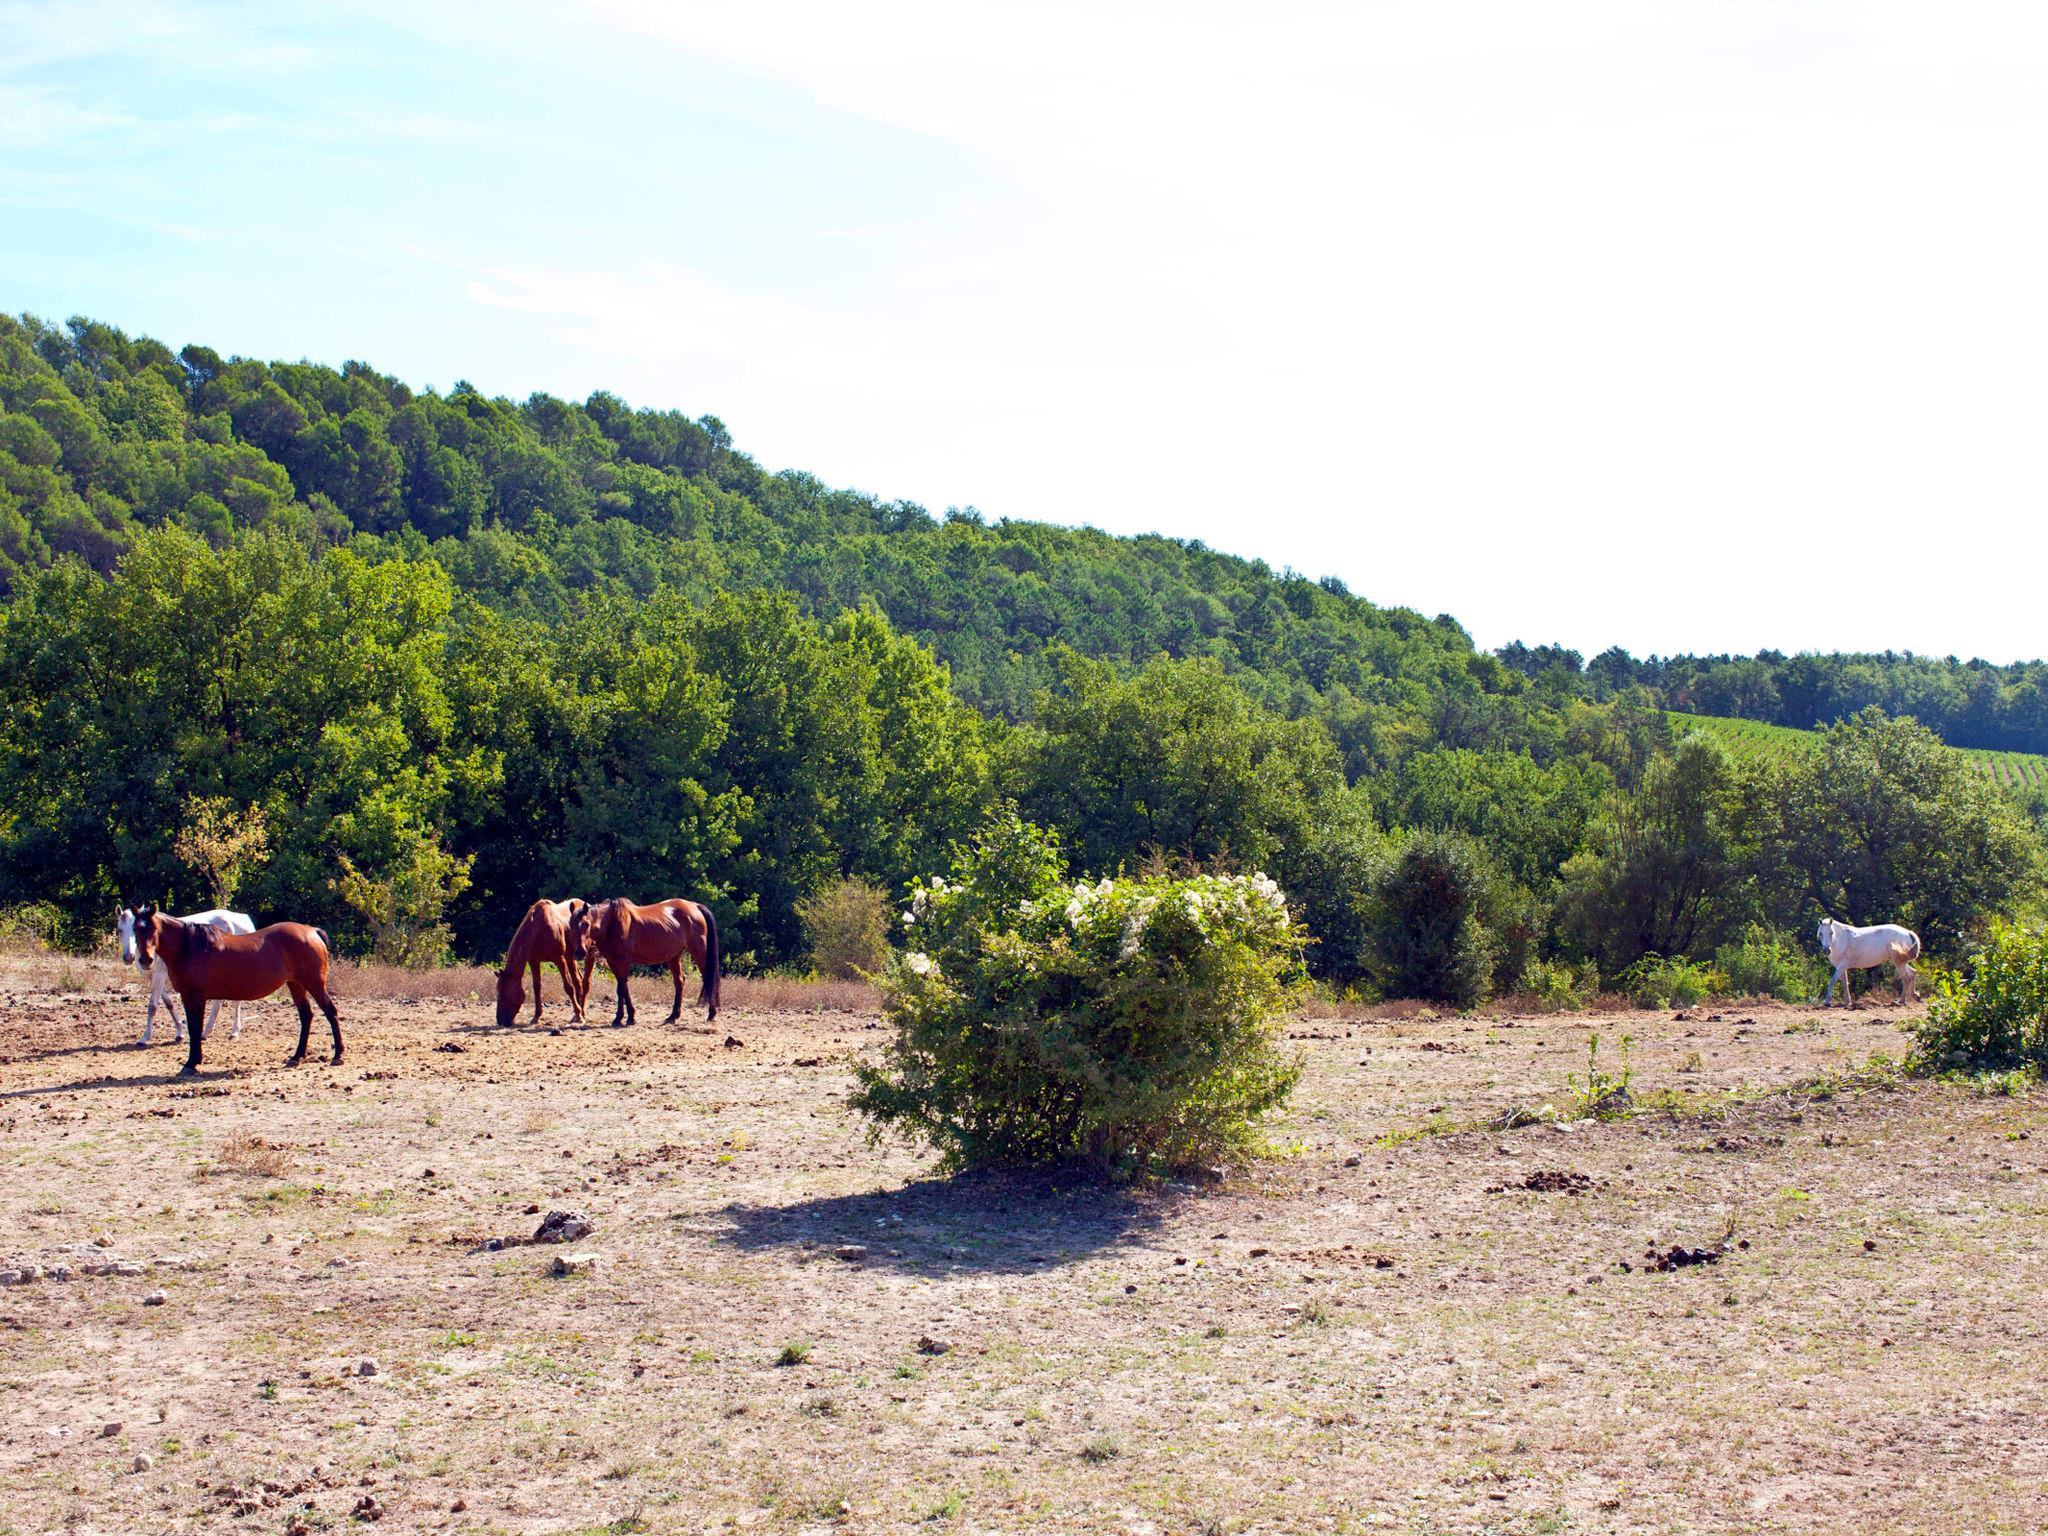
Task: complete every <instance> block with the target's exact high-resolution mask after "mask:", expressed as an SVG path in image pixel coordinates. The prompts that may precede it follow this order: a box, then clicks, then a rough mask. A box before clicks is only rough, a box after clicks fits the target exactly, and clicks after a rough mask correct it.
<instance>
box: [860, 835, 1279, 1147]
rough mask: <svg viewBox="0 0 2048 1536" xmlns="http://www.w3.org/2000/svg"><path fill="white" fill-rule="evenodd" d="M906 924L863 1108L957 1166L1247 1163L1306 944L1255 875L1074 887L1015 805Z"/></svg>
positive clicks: (881, 1124)
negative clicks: (887, 1031)
mask: <svg viewBox="0 0 2048 1536" xmlns="http://www.w3.org/2000/svg"><path fill="white" fill-rule="evenodd" d="M903 925H904V929H905V932H906V934H907V942H908V943H909V945H910V948H909V949H908V950H907V951H906V952H905V953H904V954H902V955H900V956H898V957H896V958H895V959H893V960H892V961H891V962H890V966H889V969H888V971H887V973H886V975H885V979H884V983H883V988H884V995H885V1007H886V1010H887V1013H888V1017H889V1019H890V1021H891V1023H893V1024H894V1025H895V1031H896V1032H895V1038H894V1040H893V1041H892V1042H891V1043H890V1045H889V1046H888V1047H887V1049H886V1053H885V1055H884V1056H883V1058H882V1059H881V1060H880V1061H879V1062H874V1063H866V1064H863V1065H861V1066H858V1067H857V1068H856V1069H855V1075H856V1079H857V1082H858V1086H857V1088H856V1089H855V1092H854V1094H853V1098H852V1102H853V1105H854V1107H855V1108H856V1109H858V1110H860V1111H861V1112H862V1113H864V1114H866V1115H867V1116H869V1117H870V1118H871V1119H872V1120H873V1122H874V1132H875V1134H876V1135H877V1136H879V1135H880V1134H881V1133H882V1132H883V1131H884V1130H895V1131H898V1132H901V1133H904V1134H907V1135H909V1136H911V1137H913V1138H915V1139H918V1140H923V1141H926V1142H929V1143H930V1144H932V1145H933V1146H935V1147H937V1148H938V1149H939V1151H940V1152H941V1153H942V1154H943V1156H944V1157H945V1160H946V1162H947V1163H948V1164H949V1165H950V1166H953V1167H962V1166H969V1165H974V1164H983V1163H1056V1162H1066V1161H1075V1160H1079V1161H1086V1162H1089V1163H1092V1164H1094V1165H1095V1166H1096V1167H1097V1168H1098V1169H1099V1170H1100V1171H1102V1172H1103V1173H1105V1174H1108V1175H1109V1176H1111V1177H1116V1178H1131V1177H1145V1176H1151V1175H1154V1174H1158V1173H1163V1172H1165V1171H1167V1170H1169V1169H1171V1168H1174V1167H1178V1166H1184V1165H1188V1164H1193V1163H1198V1162H1216V1161H1230V1160H1235V1159H1238V1158H1241V1157H1244V1156H1248V1155H1250V1154H1252V1153H1253V1152H1256V1151H1258V1150H1260V1149H1261V1148H1262V1146H1263V1143H1262V1140H1261V1138H1260V1135H1259V1125H1260V1122H1261V1120H1262V1118H1263V1117H1264V1116H1265V1115H1266V1114H1267V1113H1268V1112H1269V1111H1271V1110H1273V1109H1274V1108H1276V1107H1277V1106H1278V1105H1280V1104H1281V1103H1282V1102H1283V1101H1284V1100H1285V1099H1286V1098H1287V1096H1288V1094H1289V1093H1291V1092H1292V1091H1293V1088H1294V1085H1295V1082H1296V1080H1297V1079H1298V1078H1299V1076H1300V1073H1301V1067H1300V1063H1299V1062H1298V1061H1297V1060H1296V1059H1294V1058H1293V1057H1292V1056H1291V1055H1289V1054H1288V1053H1287V1051H1286V1049H1285V1047H1284V1045H1283V1043H1282V1038H1281V1020H1282V1017H1283V1015H1284V1014H1285V1011H1286V1010H1287V1008H1288V1007H1289V1006H1290V1005H1291V1004H1292V1003H1293V1002H1294V1001H1295V1000H1296V998H1297V997H1298V996H1299V995H1300V994H1301V991H1302V975H1301V942H1300V939H1299V936H1298V935H1297V933H1296V931H1295V929H1294V927H1293V925H1292V923H1291V922H1290V920H1289V914H1288V910H1287V901H1286V898H1285V896H1283V895H1282V894H1281V891H1280V888H1279V887H1278V886H1277V885H1275V884H1274V883H1273V882H1272V881H1271V880H1268V879H1266V878H1264V877H1263V876H1260V875H1250V876H1245V875H1196V876H1192V877H1189V878H1174V877H1171V876H1165V875H1147V876H1144V877H1141V878H1133V879H1102V880H1097V881H1092V882H1090V881H1083V882H1081V883H1079V884H1075V885H1068V884H1066V883H1065V882H1064V881H1063V879H1062V876H1061V859H1060V854H1059V846H1058V843H1057V841H1056V840H1055V838H1054V837H1053V835H1052V834H1051V833H1049V832H1045V831H1043V830H1041V829H1039V828H1037V827H1034V826H1032V825H1030V824H1029V823H1027V822H1025V821H1023V820H1021V819H1020V818H1019V817H1017V816H1016V815H1015V813H1008V814H1005V815H1003V816H1001V817H999V818H998V819H997V820H996V821H995V822H994V823H992V824H991V826H990V828H989V829H988V830H987V831H986V832H985V833H984V834H983V835H982V836H981V837H980V838H978V839H977V840H976V842H975V843H974V845H973V846H972V847H971V848H970V849H968V850H967V851H966V852H964V853H963V854H962V855H961V856H960V857H959V858H958V859H957V860H956V861H955V862H954V865H953V870H952V874H951V876H950V877H939V878H935V879H930V880H924V881H920V882H919V883H918V884H917V885H916V886H915V887H913V889H912V892H911V898H910V906H909V910H908V911H906V912H905V913H904V914H903Z"/></svg>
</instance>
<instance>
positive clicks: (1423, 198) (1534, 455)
mask: <svg viewBox="0 0 2048 1536" xmlns="http://www.w3.org/2000/svg"><path fill="white" fill-rule="evenodd" d="M2044 159H2048V8H2044V7H2041V6H2039V5H2038V4H2035V3H2032V0H2027V3H2010V4H2007V3H1997V4H1993V3H1975V0H1947V3H1944V4H1942V5H1938V6H1936V5H1928V4H1925V3H1918V0H1916V3H1911V4H1903V3H1887V0H1862V3H1834V0H1659V3H1657V4H1643V3H1641V0H1617V3H1611V4H1607V3H1589V0H1548V3H1543V4H1536V3H1531V0H1378V3H1373V0H1363V3H1352V4H1343V5H1314V4H1289V3H1286V0H1264V3H1240V0H1229V3H1211V0H1173V3H1163V4H1150V3H1136V0H1132V3H1123V0H1031V3H1012V0H945V3H939V0H931V3H925V0H864V3H863V4H861V5H857V6H856V5H847V4H845V3H843V0H838V3H833V0H822V3H808V0H806V3H797V0H746V3H735V4H726V3H707V4H692V3H687V0H574V3H571V0H548V3H532V4H529V3H526V0H489V3H466V0H450V3H437V0H410V3H406V4H397V3H390V0H357V3H352V4H347V5H342V4H303V3H297V0H266V3H262V4H252V5H239V4H201V3H191V0H113V3H105V4H76V5H72V4H61V3H33V4H22V3H17V0H0V310H8V311H13V312H28V313H33V314H37V315H40V316H43V317H45V318H48V319H52V320H61V319H64V318H66V317H69V316H71V315H76V314H83V315H89V316H92V317H94V318H96V319H100V320H104V321H107V322H110V323H112V324H115V325H118V326H120V327H122V328H123V329H124V330H127V331H130V332H131V333H145V334H149V335H153V336H156V337H158V338H159V339H161V340H163V341H165V342H167V343H169V344H170V345H172V346H173V347H176V346H181V345H183V344H184V343H186V342H188V341H199V342H203V343H205V344H207V345H210V346H213V347H215V348H217V349H219V350H221V351H223V352H233V353H240V354H242V355H245V356H257V357H264V358H292V359H296V358H301V357H307V358H312V359H315V360H319V361H324V362H329V363H335V364H339V363H341V362H343V361H346V360H349V359H361V360H363V361H366V362H368V363H370V364H372V365H373V366H375V367H377V368H378V369H380V370H382V371H384V372H387V373H391V374H395V375H397V376H398V377H400V378H402V379H405V380H406V381H407V382H409V383H411V384H413V385H415V386H416V387H428V386H431V387H436V388H443V389H445V388H447V387H448V386H450V385H452V384H453V383H455V382H456V381H457V380H460V379H466V380H468V381H470V382H471V383H473V384H475V385H477V386H478V387H479V388H482V389H485V390H487V391H490V392H492V393H501V394H506V395H510V396H512V397H514V398H523V397H524V396H526V395H527V394H529V393H532V392H534V391H546V392H549V393H552V394H556V395H561V396H565V397H569V398H577V399H580V398H582V397H584V396H585V395H587V394H588V393H590V392H591V391H592V390H595V389H609V390H612V391H613V392H615V393H617V394H620V395H622V396H624V397H625V398H627V399H628V400H630V401H631V402H632V403H634V404H635V405H643V406H654V407H660V408H677V409H681V410H683V411H685V412H686V413H688V414H690V415H693V416H694V415H698V414H702V413H707V412H708V413H711V414H715V415H717V416H719V417H720V418H721V419H722V420H724V421H725V422H726V424H727V426H728V427H729V428H730V430H731V431H732V433H733V437H734V440H735V442H736V444H737V445H738V446H740V447H741V448H744V449H745V450H747V451H748V452H750V453H752V454H753V455H754V457H755V458H757V459H758V460H760V461H761V462H762V463H763V464H764V465H766V466H767V467H769V468H771V469H781V468H797V469H802V470H806V471H808V472H810V473H812V474H815V475H817V476H818V477H820V478H821V479H823V480H825V481H826V482H828V483H831V484H834V485H842V486H851V487H854V488H857V489H860V490H864V491H868V492H872V493H873V494H875V495H877V496H880V497H882V498H884V499H888V500H896V499H906V500H911V501H916V502H919V503H922V504H923V505H925V506H927V507H929V508H931V509H932V510H933V511H934V512H938V511H942V510H943V509H945V508H947V507H951V506H962V507H965V506H973V507H975V508H978V509H979V510H980V511H981V512H982V513H983V514H984V515H985V516H987V517H989V518H991V519H995V518H1001V517H1013V518H1033V519H1044V520H1049V521H1053V522H1060V523H1074V524H1091V525H1094V526H1096V527H1100V528H1104V529H1108V530H1110V531H1113V532H1119V533H1134V532H1147V531H1157V532H1162V533H1167V534H1171V535H1174V536H1177V537H1183V538H1192V539H1201V540H1204V541H1205V542H1207V543H1209V544H1210V545H1212V546H1214V547H1216V548H1220V549H1225V550H1229V551H1232V552H1235V553H1239V554H1245V555H1253V556H1258V557H1260V558H1263V559H1264V560H1266V561H1268V562H1269V563H1270V564H1271V565H1273V566H1274V567H1276V568H1278V567H1283V566H1291V567H1293V568H1294V569H1296V570H1299V571H1302V572H1304V573H1305V574H1308V575H1311V576H1323V575H1335V576H1338V577H1341V578H1342V579H1343V580H1344V581H1345V582H1346V583H1348V584H1349V586H1350V587H1351V589H1352V590H1353V591H1354V592H1357V593H1359V594H1360V595H1362V596H1365V597H1368V598H1371V599H1372V600H1373V601H1375V602H1378V603H1382V604H1388V605H1400V606H1406V607H1412V608H1416V609H1419V610H1420V611H1422V612H1424V613H1426V614H1431V615H1434V614H1437V613H1440V612H1448V613H1451V614H1453V615H1454V616H1455V617H1457V618H1458V620H1459V621H1460V622H1462V623H1463V624H1464V625H1465V627H1466V628H1467V629H1468V630H1469V631H1470V632H1471V633H1472V635H1473V636H1474V638H1475V639H1476V640H1478V641H1479V643H1481V644H1482V645H1486V646H1498V645H1502V644H1505V643H1506V642H1508V641H1510V640H1514V639H1521V640H1524V641H1527V642H1529V643H1531V644H1538V643H1545V642H1558V643H1563V644H1566V645H1570V646H1573V647H1575V648H1577V649H1579V650H1581V651H1582V652H1584V653H1585V654H1587V655H1591V654H1593V653H1595V652H1598V651H1600V650H1603V649H1605V648H1606V647H1608V646H1609V645H1614V644H1620V645H1623V646H1625V647H1627V648H1628V649H1629V650H1631V651H1633V652H1635V653H1636V654H1638V655H1647V654H1651V653H1661V654H1672V653H1676V652H1683V651H1694V652H1719V651H1734V652H1748V651H1754V650H1756V649H1758V648H1760V647H1767V646H1768V647H1774V648H1778V649H1783V650H1835V649H1849V650H1885V649H1900V650H1915V651H1919V652H1923V653H1929V654H1935V655H1947V654H1955V655H1960V656H1964V657H1968V656H1983V657H1985V658H1987V659H1989V660H1993V661H2001V662H2003V661H2012V660H2015V659H2021V658H2032V657H2038V656H2041V655H2043V654H2044V653H2048V620H2044V617H2043V615H2044V605H2043V602H2042V589H2043V568H2044V562H2048V451H2044V446H2048V436H2044V424H2048V197H2044V196H2043V195H2042V185H2043V183H2042V175H2043V170H2042V167H2043V162H2044Z"/></svg>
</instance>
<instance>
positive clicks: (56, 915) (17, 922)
mask: <svg viewBox="0 0 2048 1536" xmlns="http://www.w3.org/2000/svg"><path fill="white" fill-rule="evenodd" d="M65 934H66V926H65V922H64V914H63V912H62V911H60V910H59V909H58V908H57V907H55V906H53V905H51V904H50V903H49V902H47V901H24V902H19V903H17V904H15V905H14V906H11V907H0V950H18V951H26V952H30V953H33V952H34V951H36V950H39V949H56V948H61V947H62V943H61V941H62V940H63V938H64V937H65Z"/></svg>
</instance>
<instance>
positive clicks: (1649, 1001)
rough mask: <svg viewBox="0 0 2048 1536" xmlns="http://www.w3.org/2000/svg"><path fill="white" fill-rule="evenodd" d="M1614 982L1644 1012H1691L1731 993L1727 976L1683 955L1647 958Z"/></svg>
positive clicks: (1631, 967)
mask: <svg viewBox="0 0 2048 1536" xmlns="http://www.w3.org/2000/svg"><path fill="white" fill-rule="evenodd" d="M1614 982H1615V985H1616V987H1618V988H1619V989H1620V990H1621V992H1622V993H1623V994H1624V995H1625V996H1626V997H1628V999H1629V1000H1630V1001H1631V1002H1634V1003H1638V1004H1640V1005H1641V1006H1643V1007H1645V1008H1672V1007H1678V1008H1690V1007H1691V1006H1692V1005H1693V1004H1694V1003H1697V1002H1699V1001H1700V1000H1701V999H1702V998H1707V997H1713V996H1717V995H1719V994H1721V993H1724V992H1726V991H1727V990H1728V977H1727V975H1726V974H1725V973H1724V972H1722V971H1718V970H1716V969H1715V968H1714V967H1713V966H1711V965H1703V964H1701V963H1700V962H1699V961H1697V960H1688V959H1686V958H1685V957H1684V956H1683V955H1675V956H1672V957H1671V958H1669V959H1666V958H1665V957H1664V956H1662V955H1645V956H1643V958H1642V959H1640V960H1638V961H1637V962H1636V963H1635V964H1634V965H1632V966H1630V967H1629V968H1628V969H1627V970H1625V971H1623V972H1622V973H1621V974H1620V975H1619V976H1617V977H1615V978H1614Z"/></svg>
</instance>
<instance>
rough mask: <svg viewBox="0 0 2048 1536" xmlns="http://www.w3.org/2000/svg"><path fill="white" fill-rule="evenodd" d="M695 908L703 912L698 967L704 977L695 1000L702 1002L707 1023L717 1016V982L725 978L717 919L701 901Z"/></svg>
mask: <svg viewBox="0 0 2048 1536" xmlns="http://www.w3.org/2000/svg"><path fill="white" fill-rule="evenodd" d="M697 910H698V911H699V912H702V913H703V914H704V963H703V965H701V966H700V967H698V969H699V971H700V972H701V973H702V974H703V977H704V986H703V988H702V990H700V991H699V992H698V994H697V1001H698V1002H700V1003H702V1004H704V1006H705V1009H706V1012H705V1015H704V1022H705V1023H706V1024H709V1023H710V1022H711V1021H712V1020H713V1019H715V1018H717V1017H718V995H719V992H720V990H721V989H720V987H719V983H720V982H721V981H723V980H724V979H725V970H724V966H723V964H722V963H721V962H720V959H719V951H718V919H717V918H715V917H713V916H712V915H711V909H710V908H709V907H707V906H705V905H704V904H703V903H702V902H699V903H698V904H697Z"/></svg>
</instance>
